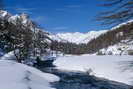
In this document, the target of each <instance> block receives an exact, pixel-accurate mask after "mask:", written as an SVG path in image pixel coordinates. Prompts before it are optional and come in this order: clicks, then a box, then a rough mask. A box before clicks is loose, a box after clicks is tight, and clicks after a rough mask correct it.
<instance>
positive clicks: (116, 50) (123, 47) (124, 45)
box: [96, 40, 133, 55]
mask: <svg viewBox="0 0 133 89" xmlns="http://www.w3.org/2000/svg"><path fill="white" fill-rule="evenodd" d="M99 52H100V53H101V54H104V55H133V40H123V41H122V42H119V43H118V44H115V45H111V46H109V47H107V48H103V49H101V50H99ZM96 54H98V52H97V53H96Z"/></svg>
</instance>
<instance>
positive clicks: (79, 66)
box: [54, 55, 133, 84]
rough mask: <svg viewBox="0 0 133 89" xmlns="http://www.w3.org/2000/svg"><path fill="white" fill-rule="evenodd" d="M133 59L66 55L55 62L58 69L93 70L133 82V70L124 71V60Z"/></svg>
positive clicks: (113, 77) (110, 77)
mask: <svg viewBox="0 0 133 89" xmlns="http://www.w3.org/2000/svg"><path fill="white" fill-rule="evenodd" d="M131 60H133V56H94V55H83V56H66V57H59V58H58V59H57V60H56V61H55V62H54V64H55V65H56V66H57V68H58V69H63V70H74V71H87V70H89V69H92V70H93V74H94V75H95V76H98V77H103V78H107V79H110V80H114V81H118V82H123V83H126V84H131V81H132V77H133V72H131V71H129V70H127V71H123V66H125V65H124V64H123V62H125V61H131Z"/></svg>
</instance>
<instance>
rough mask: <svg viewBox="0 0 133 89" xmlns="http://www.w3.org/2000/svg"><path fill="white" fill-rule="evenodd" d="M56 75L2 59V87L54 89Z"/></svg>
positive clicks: (0, 81) (0, 79)
mask: <svg viewBox="0 0 133 89" xmlns="http://www.w3.org/2000/svg"><path fill="white" fill-rule="evenodd" d="M58 80H59V78H58V77H57V76H55V75H52V74H48V73H43V72H41V71H39V70H37V69H35V68H32V67H28V66H26V65H23V64H19V63H16V62H12V61H7V60H0V89H54V88H51V87H50V82H54V81H58Z"/></svg>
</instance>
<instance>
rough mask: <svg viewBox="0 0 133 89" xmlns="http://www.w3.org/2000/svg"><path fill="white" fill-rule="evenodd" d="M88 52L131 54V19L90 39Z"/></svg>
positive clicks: (132, 42)
mask: <svg viewBox="0 0 133 89" xmlns="http://www.w3.org/2000/svg"><path fill="white" fill-rule="evenodd" d="M87 47H88V52H89V53H95V52H96V54H99V55H101V54H102V55H106V54H107V55H127V54H130V55H133V21H132V20H130V21H128V22H125V23H122V24H119V25H118V26H116V27H113V28H112V29H111V30H109V31H107V32H106V33H105V34H103V35H100V36H99V37H97V38H96V39H93V40H91V41H90V42H89V43H88V44H87Z"/></svg>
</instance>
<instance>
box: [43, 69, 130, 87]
mask: <svg viewBox="0 0 133 89" xmlns="http://www.w3.org/2000/svg"><path fill="white" fill-rule="evenodd" d="M41 71H44V72H47V73H52V74H55V75H57V76H59V77H60V81H58V82H54V83H51V85H52V87H54V88H56V89H130V87H131V86H129V85H126V84H123V83H119V82H115V81H111V80H107V79H104V78H99V77H96V76H93V75H89V74H88V73H85V72H80V71H77V72H73V71H65V70H58V69H55V68H42V69H41Z"/></svg>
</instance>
